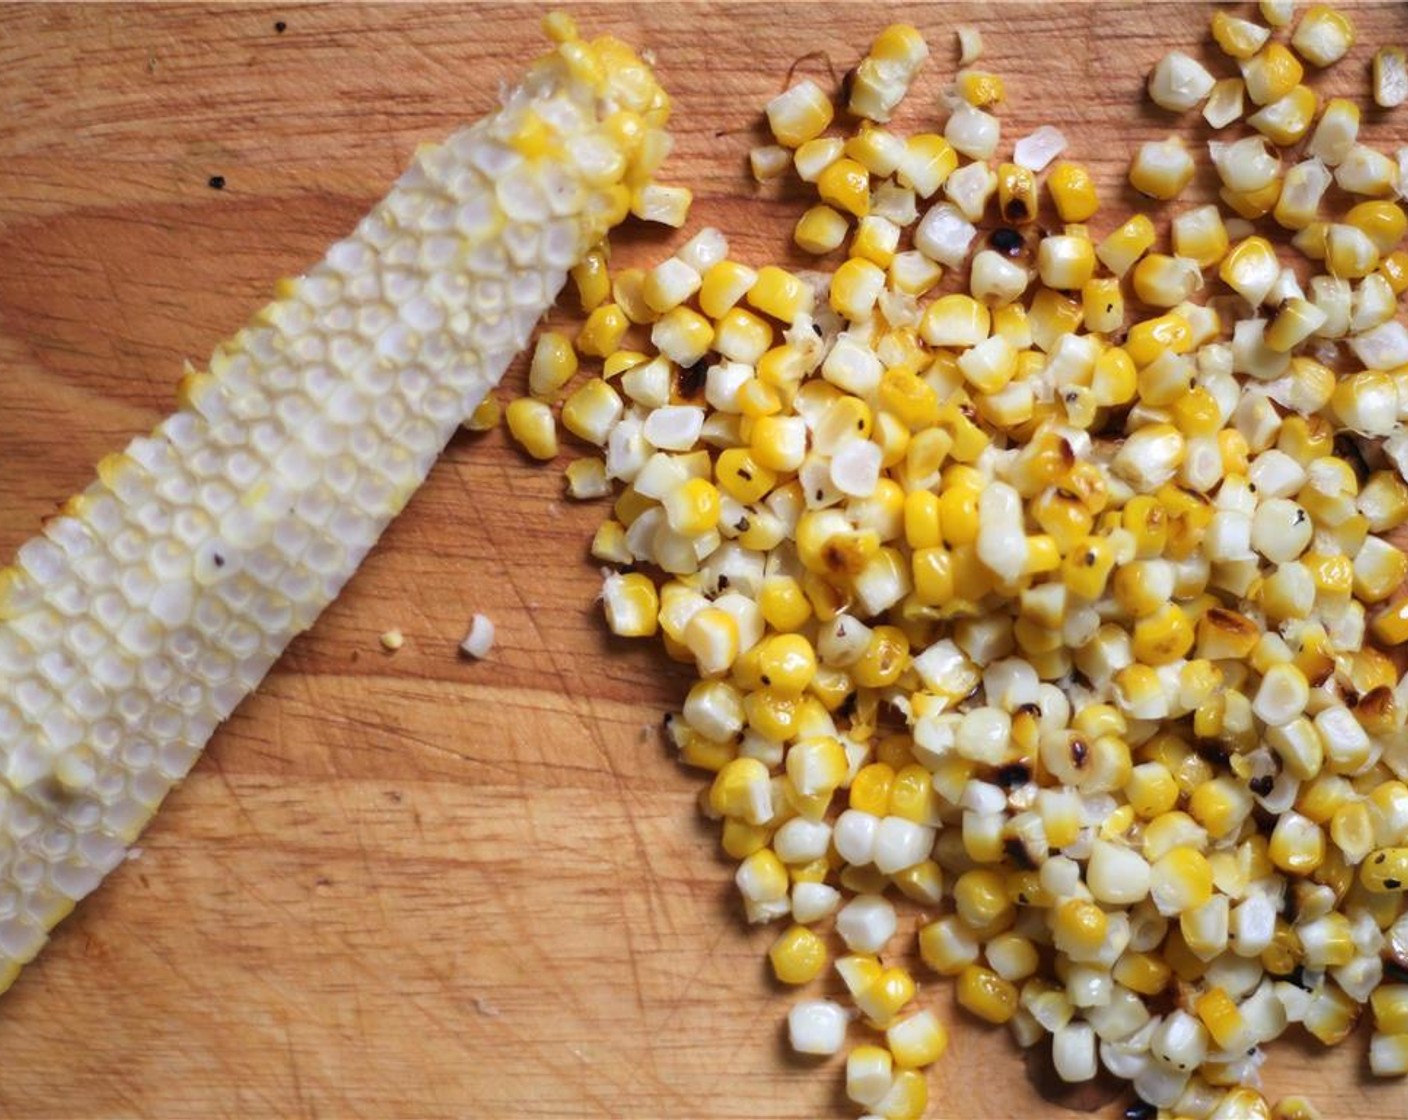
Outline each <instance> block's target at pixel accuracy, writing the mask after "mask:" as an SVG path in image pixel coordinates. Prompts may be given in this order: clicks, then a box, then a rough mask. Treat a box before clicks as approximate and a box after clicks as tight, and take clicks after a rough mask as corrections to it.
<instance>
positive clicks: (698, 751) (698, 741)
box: [680, 734, 772, 860]
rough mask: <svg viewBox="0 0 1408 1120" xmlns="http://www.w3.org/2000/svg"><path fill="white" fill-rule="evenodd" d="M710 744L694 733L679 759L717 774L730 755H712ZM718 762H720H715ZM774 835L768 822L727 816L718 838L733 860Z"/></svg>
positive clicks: (745, 854) (717, 746) (761, 845)
mask: <svg viewBox="0 0 1408 1120" xmlns="http://www.w3.org/2000/svg"><path fill="white" fill-rule="evenodd" d="M705 743H708V740H707V739H704V737H703V736H702V735H693V734H691V736H690V738H689V740H688V741H686V742H685V743H684V744H683V745H682V746H681V747H680V761H681V762H683V763H684V764H685V765H686V766H694V767H696V768H699V769H703V770H712V771H714V772H715V773H717V772H718V771H719V770H721V769H722V768H723V767H724V766H726V765H727V764H728V763H729V761H731V758H730V757H729V756H727V755H724V754H720V755H718V757H710V755H711V754H713V753H714V752H713V751H709V749H708V748H705V747H703V746H702V745H703V744H705ZM726 746H728V744H722V743H719V744H714V747H715V748H722V747H726ZM715 763H717V765H716V764H715ZM771 838H772V830H771V829H769V828H767V827H766V826H765V825H759V824H749V823H748V822H747V821H741V820H739V819H738V818H737V817H725V818H724V824H723V828H722V830H721V834H720V838H719V846H720V847H721V848H723V850H724V854H726V855H727V856H729V858H731V859H737V860H744V859H747V858H748V857H749V856H751V855H752V854H753V853H754V852H759V851H762V850H763V849H764V848H766V847H767V845H768V841H769V840H770V839H771Z"/></svg>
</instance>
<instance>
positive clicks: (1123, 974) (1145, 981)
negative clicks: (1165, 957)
mask: <svg viewBox="0 0 1408 1120" xmlns="http://www.w3.org/2000/svg"><path fill="white" fill-rule="evenodd" d="M1111 975H1112V976H1113V977H1114V980H1115V982H1116V983H1117V984H1121V985H1123V986H1124V987H1126V988H1128V989H1129V990H1130V991H1132V992H1138V993H1139V994H1140V995H1141V996H1156V995H1158V994H1159V993H1160V992H1162V991H1163V990H1164V989H1165V988H1167V987H1168V985H1169V981H1170V979H1172V976H1173V970H1172V969H1170V968H1169V966H1168V965H1167V964H1165V963H1164V962H1163V961H1161V960H1160V959H1159V958H1158V957H1156V956H1154V955H1153V954H1152V953H1136V952H1133V951H1130V952H1125V953H1122V954H1121V955H1120V959H1119V960H1117V961H1116V962H1115V967H1114V969H1113V970H1112V971H1111Z"/></svg>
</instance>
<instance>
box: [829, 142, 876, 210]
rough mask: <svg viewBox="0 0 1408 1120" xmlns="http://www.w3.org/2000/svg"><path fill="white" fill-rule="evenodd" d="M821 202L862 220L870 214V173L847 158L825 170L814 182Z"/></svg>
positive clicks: (839, 160)
mask: <svg viewBox="0 0 1408 1120" xmlns="http://www.w3.org/2000/svg"><path fill="white" fill-rule="evenodd" d="M816 189H817V193H818V194H819V195H821V198H822V201H824V202H827V203H830V204H831V205H832V206H834V207H836V209H838V210H841V211H844V212H845V213H847V214H851V215H853V216H855V217H857V218H864V217H865V216H866V215H867V214H868V213H870V172H868V171H867V170H866V169H865V168H864V167H863V166H862V165H861V164H859V163H857V162H856V161H855V160H853V159H850V158H848V157H842V158H841V159H838V160H837V161H836V162H835V163H833V164H831V165H830V166H829V167H827V168H826V170H824V171H823V172H822V173H821V174H820V175H819V176H817V181H816Z"/></svg>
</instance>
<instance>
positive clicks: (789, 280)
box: [748, 265, 814, 323]
mask: <svg viewBox="0 0 1408 1120" xmlns="http://www.w3.org/2000/svg"><path fill="white" fill-rule="evenodd" d="M748 302H749V303H750V304H752V305H753V306H754V307H755V308H757V309H758V310H759V311H761V312H763V314H765V315H771V316H772V317H773V318H774V319H781V320H782V321H783V322H784V323H791V322H792V321H793V320H795V319H796V318H797V316H798V315H800V314H804V313H810V312H811V310H812V306H813V303H814V299H813V296H812V290H811V288H810V287H808V286H807V285H806V284H805V283H804V282H803V281H801V280H800V279H798V278H797V277H796V276H793V275H792V274H791V273H790V272H787V271H786V270H784V269H781V268H778V267H777V266H776V265H766V266H764V267H763V268H760V269H759V270H758V273H757V278H756V279H755V280H754V282H753V286H752V287H751V288H749V289H748Z"/></svg>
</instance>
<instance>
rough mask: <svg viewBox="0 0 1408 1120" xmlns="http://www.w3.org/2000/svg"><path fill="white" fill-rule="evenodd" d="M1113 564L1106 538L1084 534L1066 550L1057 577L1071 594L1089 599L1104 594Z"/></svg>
mask: <svg viewBox="0 0 1408 1120" xmlns="http://www.w3.org/2000/svg"><path fill="white" fill-rule="evenodd" d="M1114 566H1115V556H1114V551H1113V549H1112V548H1111V547H1110V544H1109V541H1107V540H1106V539H1105V538H1104V537H1086V538H1085V540H1083V541H1082V542H1080V543H1079V544H1077V545H1076V547H1075V548H1073V549H1072V550H1071V551H1070V552H1068V553H1067V554H1066V558H1065V560H1064V561H1062V565H1061V579H1062V582H1063V583H1064V584H1065V585H1066V588H1067V589H1068V590H1069V591H1071V592H1072V593H1073V594H1076V595H1079V596H1080V597H1081V598H1082V599H1088V600H1091V601H1092V602H1093V601H1094V600H1096V599H1098V598H1100V596H1101V595H1103V594H1104V592H1105V586H1106V583H1107V582H1108V580H1109V578H1110V573H1111V571H1112V570H1113V569H1114Z"/></svg>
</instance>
